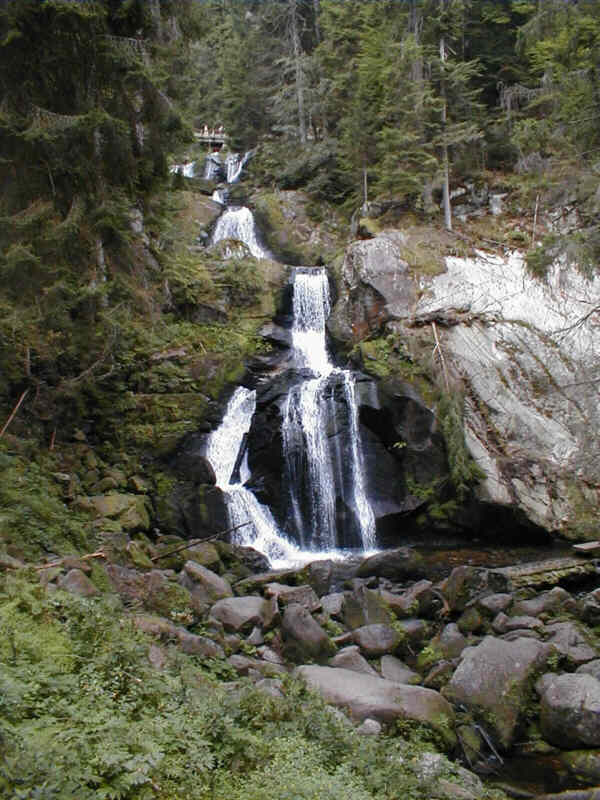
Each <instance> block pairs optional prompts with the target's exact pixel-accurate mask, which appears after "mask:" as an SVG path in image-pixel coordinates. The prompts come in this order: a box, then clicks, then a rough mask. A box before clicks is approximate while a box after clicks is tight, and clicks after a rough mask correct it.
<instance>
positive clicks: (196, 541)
mask: <svg viewBox="0 0 600 800" xmlns="http://www.w3.org/2000/svg"><path fill="white" fill-rule="evenodd" d="M251 524H252V523H251V522H250V520H248V522H242V523H240V524H239V525H235V526H234V527H233V528H228V529H227V530H226V531H219V532H218V533H215V534H213V535H212V536H207V537H205V538H204V539H190V540H189V541H187V542H186V543H185V544H181V545H178V546H177V547H175V548H173V549H172V550H167V551H166V552H164V553H159V554H158V555H157V556H152V558H151V559H150V561H158V560H159V559H160V558H166V557H167V556H172V555H173V553H179V552H181V550H187V549H188V548H189V547H193V546H194V545H196V544H202V542H212V541H213V539H218V538H219V536H224V535H225V534H226V533H233V531H237V530H238V528H244V527H245V526H246V525H251Z"/></svg>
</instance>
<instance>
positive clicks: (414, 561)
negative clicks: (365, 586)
mask: <svg viewBox="0 0 600 800" xmlns="http://www.w3.org/2000/svg"><path fill="white" fill-rule="evenodd" d="M424 572H425V566H424V561H423V557H422V556H421V555H420V554H419V553H417V551H416V550H413V549H412V548H411V547H399V548H397V549H395V550H385V551H383V552H381V553H376V554H375V555H373V556H370V557H369V558H366V559H365V560H364V561H363V562H362V564H361V565H360V566H359V568H358V570H357V571H356V575H357V577H359V578H368V577H369V576H372V575H373V576H376V577H380V578H388V579H389V580H391V581H401V580H405V579H407V578H421V577H422V576H423V575H424Z"/></svg>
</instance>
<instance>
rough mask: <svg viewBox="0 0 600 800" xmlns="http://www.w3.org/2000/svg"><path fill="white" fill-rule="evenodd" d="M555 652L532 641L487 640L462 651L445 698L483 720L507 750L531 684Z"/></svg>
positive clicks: (490, 637) (499, 743) (446, 689)
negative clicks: (460, 659) (462, 706)
mask: <svg viewBox="0 0 600 800" xmlns="http://www.w3.org/2000/svg"><path fill="white" fill-rule="evenodd" d="M552 652H553V648H552V647H551V646H550V645H544V644H541V643H540V642H538V641H534V640H532V639H516V640H515V641H513V642H506V641H503V640H502V639H496V638H495V637H493V636H486V637H485V638H484V639H483V641H482V642H481V644H479V645H477V647H468V648H467V649H466V650H464V651H463V653H462V661H461V663H460V665H459V667H458V669H457V670H456V672H455V673H454V675H453V676H452V680H451V681H450V683H449V684H448V685H447V686H446V688H445V689H444V692H443V693H444V696H445V697H447V698H448V699H449V700H451V701H452V702H453V703H454V704H463V705H465V706H466V707H467V708H468V709H470V710H472V711H473V712H474V713H475V714H476V715H478V716H479V717H480V718H482V719H483V721H484V723H485V724H486V726H487V728H488V730H489V731H490V733H491V734H492V735H493V737H494V739H495V740H496V741H497V743H498V745H499V746H500V747H502V748H504V749H508V748H509V747H510V745H511V744H512V742H513V740H514V737H515V734H516V732H517V729H518V725H519V722H520V719H521V716H522V713H523V710H524V708H523V706H524V703H525V700H526V696H527V693H528V691H529V689H530V687H531V684H532V681H533V679H534V677H535V675H536V673H537V672H539V671H540V670H541V669H542V668H543V666H544V664H545V663H546V661H547V659H548V657H549V656H550V654H551V653H552Z"/></svg>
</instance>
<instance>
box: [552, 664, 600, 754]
mask: <svg viewBox="0 0 600 800" xmlns="http://www.w3.org/2000/svg"><path fill="white" fill-rule="evenodd" d="M541 688H542V696H541V700H540V728H541V731H542V734H543V736H544V738H545V739H547V740H548V741H549V742H551V743H552V744H555V745H556V746H557V747H565V746H568V747H570V748H573V747H575V748H576V747H578V746H581V747H600V682H599V681H597V680H596V678H594V677H593V676H592V675H584V674H579V675H577V674H576V675H572V674H565V675H552V676H551V677H550V678H549V679H548V680H547V681H545V682H543V683H542V686H541Z"/></svg>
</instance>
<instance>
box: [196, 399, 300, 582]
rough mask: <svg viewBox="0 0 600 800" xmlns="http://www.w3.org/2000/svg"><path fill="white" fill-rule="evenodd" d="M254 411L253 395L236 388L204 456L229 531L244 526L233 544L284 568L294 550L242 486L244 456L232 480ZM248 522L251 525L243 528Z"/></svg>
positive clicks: (245, 466) (245, 467) (245, 477)
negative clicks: (224, 501) (222, 497)
mask: <svg viewBox="0 0 600 800" xmlns="http://www.w3.org/2000/svg"><path fill="white" fill-rule="evenodd" d="M255 409H256V392H253V391H250V390H249V389H246V388H244V387H243V386H239V387H238V388H237V389H236V390H235V392H234V393H233V395H232V397H231V399H230V401H229V403H228V405H227V410H226V412H225V416H224V418H223V422H222V423H221V425H220V426H219V427H218V428H217V429H216V430H215V431H214V432H213V433H212V434H211V436H210V438H209V441H208V448H207V454H206V455H207V458H208V460H209V461H210V463H211V464H212V467H213V469H214V471H215V476H216V479H217V486H218V487H219V488H220V489H222V490H223V491H224V492H225V494H226V497H227V513H228V517H229V524H230V527H232V528H234V527H236V526H238V525H240V526H241V525H243V526H244V527H240V528H238V529H237V531H235V532H234V534H233V539H234V541H235V542H236V543H237V544H243V545H251V546H252V547H254V548H255V549H256V550H259V551H260V552H261V553H264V554H265V555H266V556H267V557H268V558H269V560H270V561H271V563H272V564H273V565H274V566H279V565H285V564H289V563H291V562H294V561H297V560H298V557H299V554H298V548H297V547H296V546H295V545H294V544H292V543H291V542H289V541H287V539H285V537H283V536H282V535H281V534H280V533H279V531H278V529H277V525H276V524H275V520H274V519H273V516H272V514H271V512H270V511H269V509H268V508H266V507H265V506H262V505H261V504H260V503H259V502H258V500H257V499H256V497H255V496H254V495H253V494H252V492H251V491H249V490H248V489H246V487H245V486H244V482H245V481H247V480H248V478H249V477H250V475H249V471H248V462H247V456H246V454H245V453H243V454H242V462H241V467H240V470H239V480H237V479H236V477H237V476H234V470H235V465H236V464H237V463H238V461H239V457H240V450H241V449H242V448H243V447H244V439H245V436H246V434H247V433H248V431H249V429H250V425H251V423H252V417H253V416H254V411H255ZM248 522H249V523H251V524H250V525H246V524H245V523H248Z"/></svg>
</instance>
